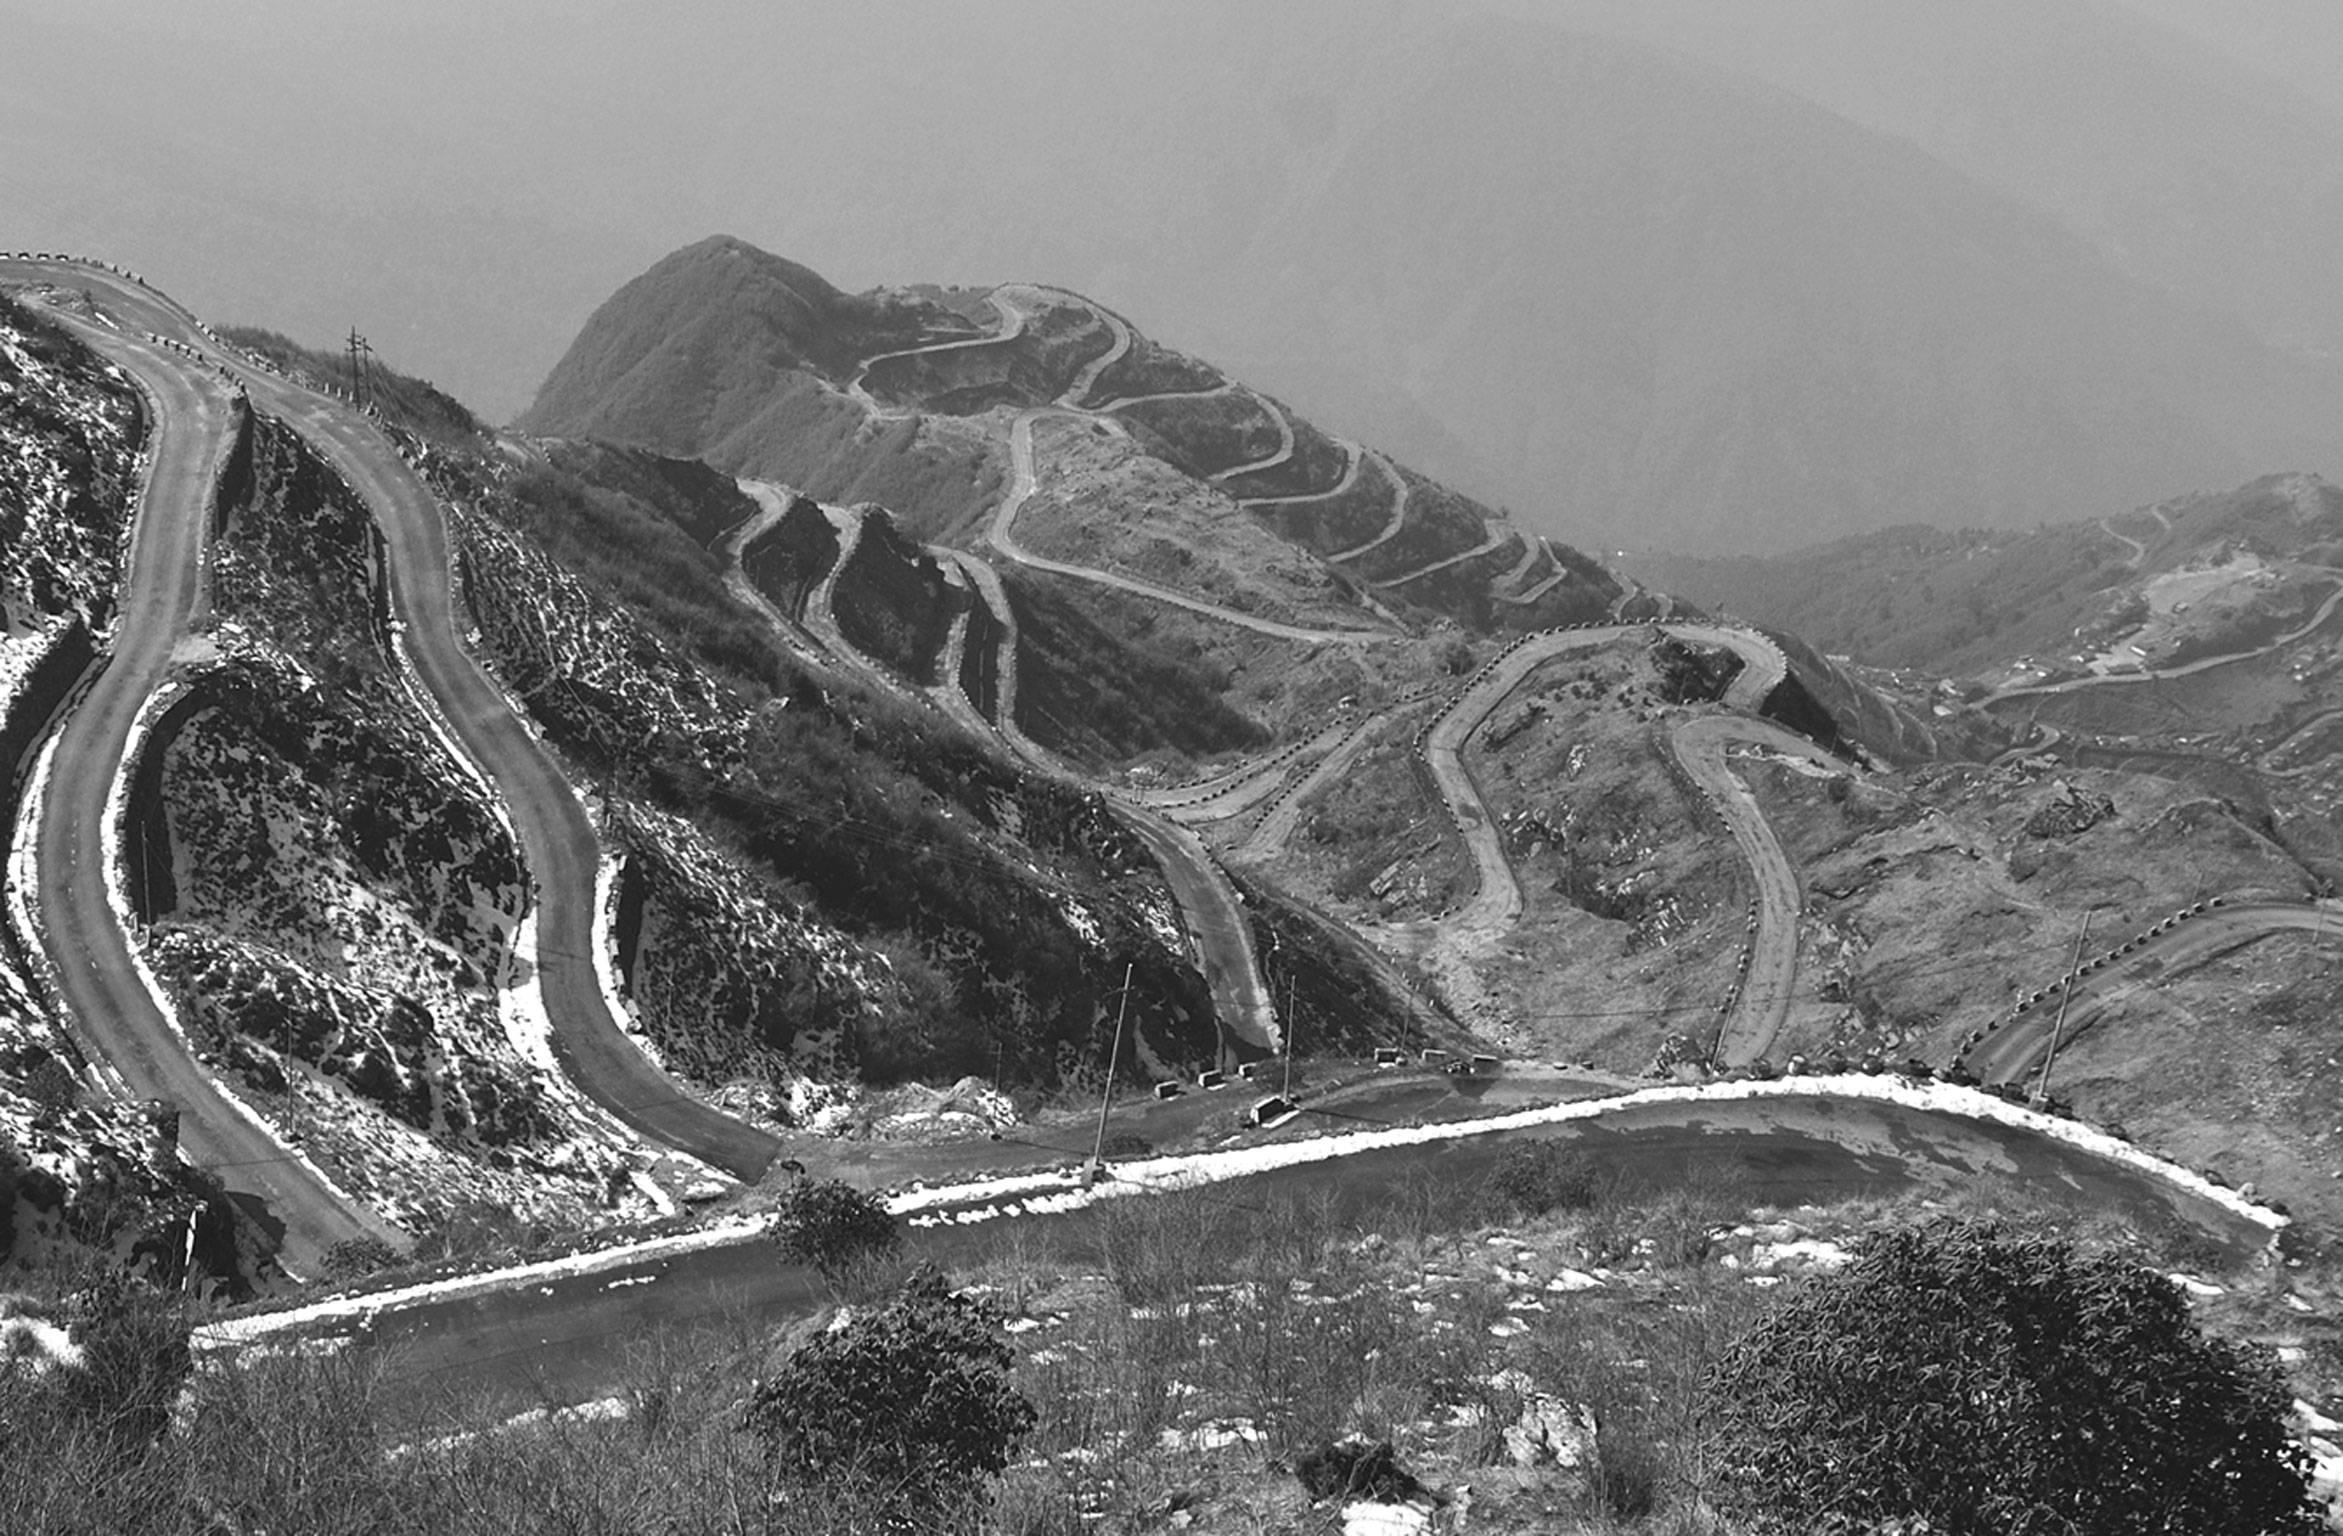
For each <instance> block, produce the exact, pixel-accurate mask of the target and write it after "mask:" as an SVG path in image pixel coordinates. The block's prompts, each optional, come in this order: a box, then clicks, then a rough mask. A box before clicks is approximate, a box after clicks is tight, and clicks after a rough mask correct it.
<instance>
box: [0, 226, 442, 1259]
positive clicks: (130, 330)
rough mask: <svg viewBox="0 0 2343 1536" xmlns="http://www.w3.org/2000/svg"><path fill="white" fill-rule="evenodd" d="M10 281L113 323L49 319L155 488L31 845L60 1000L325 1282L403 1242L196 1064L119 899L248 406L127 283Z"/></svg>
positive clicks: (56, 268)
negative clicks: (354, 1255)
mask: <svg viewBox="0 0 2343 1536" xmlns="http://www.w3.org/2000/svg"><path fill="white" fill-rule="evenodd" d="M0 280H7V281H11V282H23V283H47V284H55V285H57V286H60V287H68V288H78V289H86V290H88V291H89V292H91V293H92V294H93V295H94V296H95V297H96V298H97V299H98V300H99V302H100V303H101V304H102V306H103V307H104V309H105V311H106V313H107V314H108V315H110V316H111V317H112V318H113V320H114V322H115V323H114V324H113V325H112V326H108V325H105V324H102V323H98V322H95V321H91V320H89V319H86V318H84V317H82V316H80V315H78V314H74V313H70V312H68V311H65V310H61V309H52V310H50V311H49V313H50V314H51V316H52V317H53V318H55V319H57V320H58V321H60V322H61V323H62V324H64V325H65V326H66V327H67V328H68V329H70V330H71V331H72V332H73V333H74V334H75V335H76V336H77V337H79V338H80V339H81V340H82V341H84V342H85V343H87V344H88V345H89V346H90V347H91V348H92V349H93V350H95V351H96V352H97V353H98V354H99V355H100V356H102V357H104V358H106V359H107V360H108V361H110V362H112V363H115V364H117V365H119V366H120V367H121V368H123V369H124V370H125V371H126V372H127V373H129V374H130V375H131V376H132V377H133V378H135V379H136V380H137V381H138V382H139V384H140V385H141V386H142V389H143V392H144V394H145V395H146V398H147V401H148V404H149V408H150V411H151V414H152V417H153V420H152V423H151V435H150V438H149V441H148V453H149V455H150V458H149V464H148V469H147V475H146V479H145V481H144V483H143V484H142V485H141V487H140V490H139V499H138V504H137V506H136V508H135V509H134V512H133V516H132V531H131V544H130V558H129V568H128V570H127V572H126V574H125V576H124V587H123V591H122V594H121V600H120V603H119V605H118V608H117V611H116V615H115V620H114V627H113V632H112V634H111V635H110V636H109V637H107V642H106V659H105V661H104V663H103V666H102V669H101V670H100V672H99V673H98V676H97V679H96V681H95V682H94V683H93V684H92V686H91V687H90V689H89V691H88V692H87V693H86V694H85V695H84V696H83V697H82V698H81V700H80V702H79V704H78V706H77V707H75V708H73V709H72V710H71V712H70V713H68V714H67V715H66V716H65V718H64V720H63V721H62V723H61V724H60V725H59V726H58V728H57V733H56V737H55V745H54V748H53V754H54V755H53V757H52V759H51V765H50V771H49V775H48V794H47V799H46V801H45V803H44V804H43V805H42V806H41V814H40V821H39V825H38V828H37V831H36V837H37V863H38V867H39V871H40V875H39V890H38V892H37V893H36V894H37V896H38V910H39V914H40V921H41V925H42V929H43V933H42V938H43V941H44V947H45V949H46V951H47V954H48V956H49V960H50V963H51V965H52V966H53V967H54V973H53V974H54V979H55V982H56V985H57V988H58V991H59V993H60V1000H61V1001H62V1003H63V1004H64V1006H65V1007H66V1008H67V1009H68V1010H69V1011H70V1012H71V1013H72V1015H73V1017H74V1019H75V1020H76V1021H77V1024H78V1026H79V1031H80V1033H81V1035H82V1037H83V1038H85V1039H88V1040H91V1041H93V1042H94V1043H95V1044H96V1046H97V1048H98V1050H99V1051H100V1053H101V1054H102V1055H103V1057H104V1059H105V1061H106V1063H107V1064H108V1065H109V1066H110V1067H111V1068H112V1069H113V1072H114V1074H115V1076H116V1078H117V1079H118V1080H119V1082H120V1084H121V1085H122V1087H123V1089H124V1090H125V1091H126V1092H127V1094H128V1095H129V1096H130V1097H132V1098H135V1099H162V1100H167V1101H169V1102H170V1103H171V1104H173V1105H174V1106H176V1107H177V1108H178V1110H179V1111H180V1115H181V1119H180V1126H179V1145H180V1148H181V1150H182V1152H183V1153H184V1154H185V1155H186V1157H187V1158H188V1160H189V1161H190V1162H193V1163H195V1164H197V1165H198V1166H201V1167H205V1168H209V1169H211V1170H213V1171H214V1172H215V1173H217V1174H218V1175H219V1177H220V1178H221V1179H222V1181H223V1182H224V1183H225V1184H226V1185H227V1187H228V1189H229V1190H230V1192H231V1193H233V1194H235V1195H237V1196H239V1197H240V1198H241V1199H242V1200H243V1201H248V1202H253V1203H257V1204H259V1205H260V1206H262V1207H264V1208H265V1216H264V1221H265V1222H267V1223H269V1224H281V1225H282V1235H281V1244H282V1246H281V1249H280V1256H281V1260H282V1262H283V1263H284V1265H285V1266H286V1267H287V1268H288V1269H290V1270H292V1271H294V1272H295V1273H303V1274H315V1273H316V1272H317V1268H318V1261H319V1259H320V1258H321V1257H322V1256H323V1254H324V1251H325V1249H326V1248H327V1247H328V1246H330V1245H331V1244H333V1243H335V1242H339V1241H341V1240H343V1239H347V1238H356V1237H366V1236H373V1237H379V1238H383V1239H385V1240H389V1239H395V1238H397V1237H398V1236H399V1234H398V1233H397V1232H396V1231H395V1230H394V1229H392V1228H391V1227H389V1226H388V1225H387V1224H386V1223H384V1222H383V1221H382V1219H381V1218H380V1217H379V1216H377V1215H375V1214H374V1213H373V1212H372V1211H370V1210H368V1209H367V1208H365V1207H364V1206H362V1205H360V1204H359V1203H358V1202H356V1201H355V1200H353V1199H351V1198H350V1197H349V1196H347V1195H345V1194H344V1193H343V1192H342V1191H340V1190H339V1189H336V1188H335V1187H334V1186H333V1185H332V1183H331V1182H330V1181H329V1180H328V1179H327V1178H326V1177H325V1175H324V1174H322V1173H321V1172H319V1171H318V1170H317V1169H316V1168H315V1167H314V1166H313V1165H311V1164H310V1163H308V1162H307V1161H305V1160H303V1159H302V1158H301V1157H299V1156H298V1155H297V1154H296V1153H295V1152H294V1151H292V1150H291V1149H290V1148H288V1147H287V1146H286V1145H285V1144H284V1143H283V1142H282V1141H280V1140H279V1139H278V1137H277V1136H276V1134H275V1133H274V1132H273V1131H272V1130H271V1129H270V1128H269V1127H268V1126H267V1125H266V1124H265V1123H264V1122H263V1121H261V1120H260V1118H259V1117H258V1116H257V1115H255V1114H254V1113H253V1112H252V1111H251V1110H250V1109H249V1108H247V1107H246V1106H245V1105H244V1104H243V1103H242V1102H241V1101H239V1100H237V1099H235V1098H233V1097H232V1096H231V1095H230V1094H229V1093H228V1092H227V1091H226V1089H225V1088H224V1087H223V1086H222V1085H221V1084H220V1083H219V1082H218V1081H217V1080H216V1079H215V1078H214V1077H213V1076H212V1074H211V1073H210V1072H209V1071H208V1070H207V1069H206V1068H204V1067H203V1066H202V1065H201V1064H199V1063H198V1062H197V1061H196V1060H195V1057H194V1055H193V1052H192V1049H191V1046H190V1043H189V1042H188V1040H187V1039H186V1037H185V1036H184V1035H183V1034H181V1033H180V1031H179V1028H178V1026H177V1023H176V1021H175V1020H173V1019H172V1018H170V1017H169V1016H168V1015H167V1014H166V1013H165V1011H164V1007H163V1004H162V1003H161V1001H160V1000H159V998H158V997H157V995H156V992H155V990H154V989H152V988H150V986H149V985H148V982H147V980H146V979H145V977H144V976H142V973H141V970H142V968H141V963H140V961H139V959H138V957H137V956H136V954H135V953H134V950H133V946H132V940H131V937H130V935H129V933H128V932H126V931H125V929H124V927H123V914H122V913H121V912H119V911H118V910H117V908H116V906H115V903H114V900H113V896H112V892H111V891H110V890H109V884H110V882H109V871H108V867H107V866H108V862H109V851H110V849H111V846H112V840H111V838H110V837H109V833H108V827H107V821H108V817H109V815H110V814H112V802H113V799H114V796H115V792H116V788H117V785H118V783H119V781H121V779H122V778H123V775H124V774H125V773H126V772H127V765H126V763H125V761H124V759H125V757H126V755H127V754H128V751H129V748H130V739H131V730H132V727H133V724H134V722H135V721H136V720H137V719H138V716H139V714H140V711H141V710H142V709H143V708H145V706H146V704H147V701H148V699H149V698H150V697H152V696H153V694H154V692H155V690H156V689H157V688H158V687H160V686H161V685H162V683H163V681H164V679H165V677H166V676H167V674H168V672H169V670H170V665H171V653H172V648H173V647H174V646H175V645H176V644H177V642H178V640H179V638H180V636H181V635H182V634H184V633H185V632H186V629H187V626H188V623H189V621H190V620H191V618H192V617H193V616H194V614H195V612H196V609H197V606H198V604H199V603H200V601H201V597H202V592H203V585H204V570H205V559H204V546H205V538H206V534H207V531H208V529H209V527H210V522H211V513H212V508H213V505H214V498H215V495H216V487H217V481H218V474H219V470H220V466H221V463H222V460H223V459H224V457H225V455H226V452H227V450H228V447H229V444H230V441H231V438H232V434H233V430H234V426H235V418H234V412H235V410H236V406H235V404H234V403H233V398H232V395H231V391H230V389H229V387H228V386H227V385H226V384H225V383H224V382H223V381H222V380H221V378H220V376H219V375H218V373H217V372H216V371H215V370H213V369H211V368H208V367H205V366H203V365H201V364H198V363H195V362H193V361H191V360H190V358H189V357H188V356H187V355H186V354H185V353H184V352H182V351H178V350H174V349H173V348H171V347H167V346H165V345H162V344H160V343H158V342H155V341H150V340H148V339H147V336H148V335H149V333H155V334H160V335H163V336H167V337H170V338H171V339H172V340H173V341H175V342H178V343H179V344H180V346H181V347H192V346H196V345H199V344H200V343H201V342H202V339H203V338H202V337H201V336H200V335H199V334H197V333H196V332H195V331H194V329H193V328H192V327H191V326H189V325H188V324H187V323H186V321H185V320H184V319H183V318H182V316H181V315H180V313H179V312H178V311H177V310H176V309H175V308H174V307H172V306H170V305H168V304H166V303H164V302H162V301H161V300H159V299H158V298H156V297H155V296H154V295H152V294H150V293H149V292H148V291H147V290H146V289H144V288H143V287H141V286H139V285H138V284H136V283H133V282H130V281H128V280H127V279H122V278H117V277H114V276H113V275H111V274H109V273H106V272H103V271H100V270H97V269H93V268H89V267H84V266H79V265H72V264H40V265H35V264H27V263H19V262H0Z"/></svg>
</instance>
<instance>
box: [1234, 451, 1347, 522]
mask: <svg viewBox="0 0 2343 1536" xmlns="http://www.w3.org/2000/svg"><path fill="white" fill-rule="evenodd" d="M1342 451H1343V453H1344V454H1345V455H1346V458H1345V460H1344V463H1343V466H1342V478H1340V479H1339V480H1336V481H1335V482H1334V483H1333V484H1332V485H1330V486H1328V487H1327V488H1326V489H1325V490H1322V491H1297V492H1295V493H1294V494H1293V495H1291V496H1239V497H1238V498H1237V505H1238V506H1240V507H1296V506H1300V505H1301V504H1302V503H1303V502H1305V501H1324V500H1326V499H1327V498H1328V497H1329V496H1340V495H1341V494H1342V493H1343V492H1345V491H1347V490H1349V489H1350V488H1351V487H1352V486H1354V485H1357V484H1358V483H1359V466H1360V465H1362V464H1364V463H1365V462H1366V458H1367V456H1366V454H1365V453H1364V452H1362V451H1361V450H1360V448H1359V445H1358V444H1356V443H1353V442H1347V441H1346V442H1344V443H1343V444H1342Z"/></svg>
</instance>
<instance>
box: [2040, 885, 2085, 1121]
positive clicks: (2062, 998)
mask: <svg viewBox="0 0 2343 1536" xmlns="http://www.w3.org/2000/svg"><path fill="white" fill-rule="evenodd" d="M2090 931H2091V914H2090V913H2088V912H2085V913H2084V914H2083V926H2082V927H2081V928H2079V929H2077V930H2075V952H2074V958H2073V959H2071V960H2069V961H2068V962H2067V963H2066V985H2065V986H2063V987H2060V988H2059V989H2058V1016H2057V1017H2056V1018H2054V1019H2052V1020H2051V1021H2050V1049H2049V1051H2048V1052H2046V1053H2045V1054H2044V1055H2043V1057H2042V1080H2041V1082H2039V1083H2038V1084H2036V1085H2035V1088H2034V1097H2035V1099H2036V1100H2037V1101H2046V1100H2048V1099H2049V1097H2050V1064H2051V1063H2052V1062H2053V1061H2056V1060H2057V1059H2058V1037H2059V1035H2060V1034H2061V1033H2062V1032H2063V1031H2064V1030H2065V1028H2066V1005H2067V1004H2068V1003H2070V1002H2072V1001H2073V1000H2074V995H2075V978H2076V977H2077V976H2079V975H2081V974H2082V967H2083V935H2085V934H2087V933H2089V932H2090Z"/></svg>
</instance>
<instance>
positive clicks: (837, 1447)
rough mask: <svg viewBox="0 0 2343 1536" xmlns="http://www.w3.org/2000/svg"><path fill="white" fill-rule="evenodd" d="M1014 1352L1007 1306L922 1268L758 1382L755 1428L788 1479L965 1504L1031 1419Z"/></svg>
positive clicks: (928, 1508) (896, 1501)
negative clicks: (1012, 1373) (956, 1288)
mask: <svg viewBox="0 0 2343 1536" xmlns="http://www.w3.org/2000/svg"><path fill="white" fill-rule="evenodd" d="M1011 1358H1012V1357H1011V1354H1010V1350H1009V1345H1008V1341H1007V1339H1006V1338H1005V1337H1004V1336H1003V1330H1002V1327H1001V1318H1000V1315H999V1314H998V1313H997V1312H995V1311H994V1310H993V1309H992V1308H991V1307H990V1306H988V1305H986V1304H985V1303H984V1302H982V1301H980V1300H978V1299H976V1298H974V1297H968V1296H956V1295H954V1294H953V1293H952V1290H951V1287H950V1286H949V1285H948V1284H947V1283H946V1282H945V1280H944V1277H943V1276H942V1275H940V1274H938V1273H937V1272H936V1271H935V1270H933V1269H931V1268H924V1267H923V1268H922V1269H920V1270H919V1272H918V1273H916V1274H914V1275H913V1276H912V1277H911V1279H910V1280H909V1281H907V1282H906V1283H905V1284H904V1286H903V1289H902V1291H901V1292H900V1293H899V1294H898V1295H897V1296H896V1297H895V1299H894V1300H893V1301H891V1302H890V1303H888V1304H887V1305H886V1306H885V1307H883V1308H879V1309H877V1310H875V1311H867V1312H857V1313H853V1314H850V1315H849V1316H848V1318H847V1320H846V1321H845V1322H844V1323H843V1324H842V1325H840V1326H837V1327H833V1328H831V1329H829V1330H828V1331H827V1332H824V1333H819V1334H816V1335H815V1336H814V1337H813V1338H811V1339H809V1340H807V1341H806V1343H805V1344H803V1345H802V1346H800V1347H799V1348H798V1349H797V1351H796V1352H795V1353H793V1354H792V1355H790V1357H789V1359H788V1360H787V1361H786V1362H785V1363H784V1364H783V1366H782V1368H781V1370H780V1372H779V1373H778V1374H776V1375H775V1376H774V1377H773V1378H772V1379H770V1380H768V1381H764V1382H761V1383H759V1384H758V1386H757V1389H756V1393H755V1395H754V1397H752V1398H751V1399H750V1402H749V1407H748V1418H747V1424H748V1428H749V1429H750V1430H751V1431H752V1432H753V1433H754V1434H756V1435H757V1437H758V1438H759V1439H761V1440H763V1441H764V1443H765V1449H766V1451H767V1453H768V1455H769V1456H770V1457H771V1458H772V1466H773V1472H774V1476H775V1478H776V1479H777V1480H778V1481H779V1482H780V1483H782V1484H783V1485H785V1486H794V1487H799V1488H816V1489H820V1490H822V1491H823V1492H824V1494H825V1495H826V1496H851V1497H852V1498H856V1499H867V1500H872V1501H875V1502H878V1503H881V1504H883V1505H885V1506H887V1507H888V1508H889V1509H890V1510H893V1511H897V1512H918V1513H922V1514H929V1515H944V1514H950V1513H955V1512H957V1513H961V1514H965V1513H967V1512H968V1511H969V1510H970V1509H971V1508H972V1506H974V1505H975V1504H976V1503H978V1502H979V1500H980V1495H981V1491H982V1487H983V1480H984V1479H985V1478H988V1477H990V1476H992V1475H994V1474H996V1473H998V1472H999V1471H1000V1470H1001V1469H1002V1468H1003V1467H1005V1466H1007V1465H1008V1461H1009V1455H1010V1453H1011V1452H1012V1451H1014V1450H1015V1449H1016V1447H1017V1444H1018V1442H1019V1441H1021V1440H1023V1439H1024V1437H1025V1435H1026V1434H1027V1433H1028V1432H1029V1431H1030V1430H1031V1429H1032V1428H1033V1424H1034V1419H1035V1417H1036V1415H1035V1412H1034V1407H1033V1404H1032V1403H1031V1402H1029V1401H1028V1400H1027V1399H1026V1397H1025V1395H1024V1394H1023V1393H1021V1392H1019V1391H1018V1390H1017V1389H1016V1388H1015V1387H1013V1386H1011V1385H1010V1382H1009V1365H1010V1361H1011Z"/></svg>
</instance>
